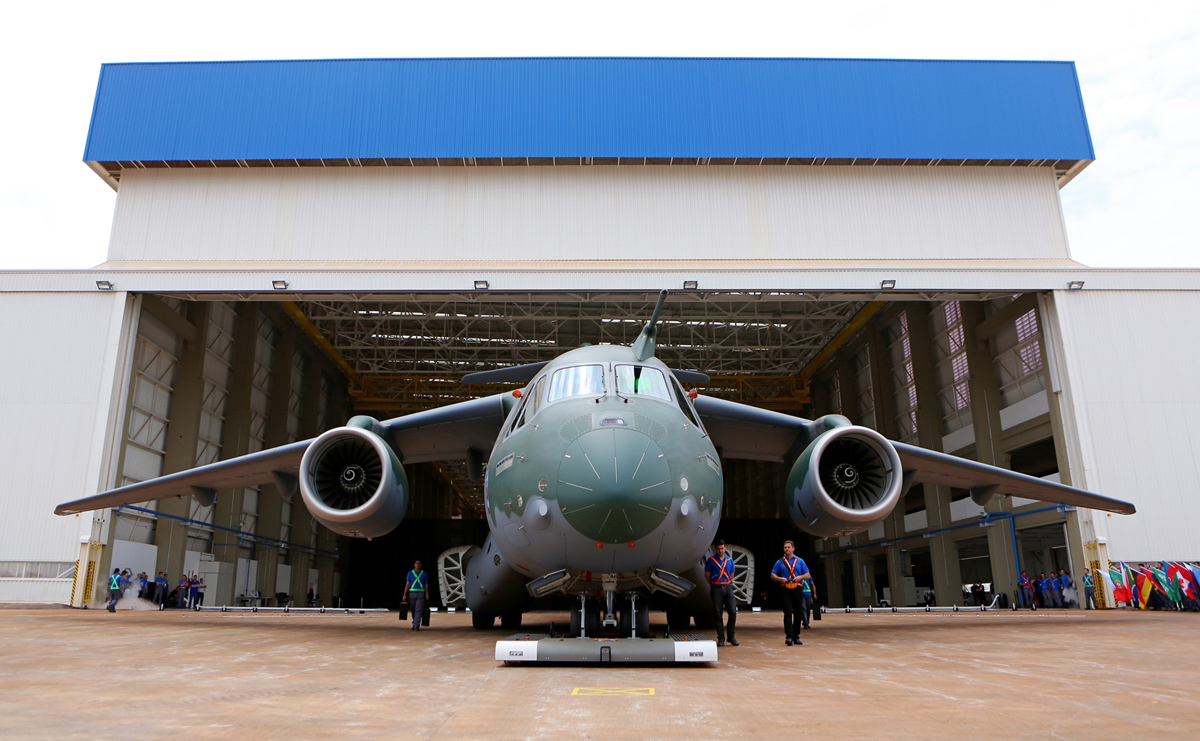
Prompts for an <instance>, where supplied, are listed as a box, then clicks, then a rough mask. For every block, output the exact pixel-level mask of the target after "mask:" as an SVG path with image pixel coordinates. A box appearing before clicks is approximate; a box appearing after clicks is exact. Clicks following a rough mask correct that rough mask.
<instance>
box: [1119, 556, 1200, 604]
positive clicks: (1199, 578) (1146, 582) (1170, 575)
mask: <svg viewBox="0 0 1200 741" xmlns="http://www.w3.org/2000/svg"><path fill="white" fill-rule="evenodd" d="M1103 576H1104V578H1105V580H1106V581H1107V582H1108V584H1109V586H1110V587H1112V590H1113V598H1114V599H1116V600H1117V601H1118V602H1127V603H1129V604H1130V605H1133V606H1135V607H1141V606H1143V605H1145V604H1146V603H1147V602H1148V601H1149V599H1150V594H1151V592H1154V591H1155V590H1157V591H1159V592H1162V594H1163V596H1164V597H1166V598H1167V600H1169V601H1171V602H1182V601H1183V600H1184V598H1185V597H1186V598H1188V599H1197V598H1200V566H1196V565H1194V564H1186V563H1178V562H1175V561H1163V562H1162V568H1157V567H1154V566H1143V567H1141V568H1137V567H1131V566H1129V565H1128V564H1126V563H1125V562H1124V561H1122V562H1121V563H1120V564H1117V563H1110V564H1109V566H1108V573H1107V574H1104V575H1103Z"/></svg>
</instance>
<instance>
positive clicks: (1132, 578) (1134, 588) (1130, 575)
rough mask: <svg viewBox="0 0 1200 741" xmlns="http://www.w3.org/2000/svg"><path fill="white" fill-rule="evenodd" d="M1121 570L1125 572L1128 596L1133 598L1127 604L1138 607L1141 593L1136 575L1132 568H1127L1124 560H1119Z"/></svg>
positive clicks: (1140, 601)
mask: <svg viewBox="0 0 1200 741" xmlns="http://www.w3.org/2000/svg"><path fill="white" fill-rule="evenodd" d="M1121 571H1123V572H1124V573H1125V584H1126V585H1127V586H1128V587H1129V596H1130V597H1132V598H1133V600H1132V601H1131V602H1130V603H1129V604H1131V605H1133V606H1134V607H1137V608H1140V607H1141V606H1142V600H1141V596H1142V593H1141V591H1140V590H1139V589H1138V582H1137V575H1136V574H1135V573H1134V571H1133V569H1131V568H1129V564H1127V563H1125V562H1124V561H1122V562H1121Z"/></svg>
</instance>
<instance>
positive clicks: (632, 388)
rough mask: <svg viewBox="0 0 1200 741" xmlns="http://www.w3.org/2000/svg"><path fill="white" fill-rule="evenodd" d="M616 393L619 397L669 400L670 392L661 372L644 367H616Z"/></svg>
mask: <svg viewBox="0 0 1200 741" xmlns="http://www.w3.org/2000/svg"><path fill="white" fill-rule="evenodd" d="M617 393H618V394H620V395H621V396H652V397H654V398H655V399H662V400H663V401H670V400H671V391H670V389H669V388H668V387H667V379H666V378H665V377H664V376H663V374H662V371H660V370H658V369H657V368H650V367H648V366H645V365H618V366H617Z"/></svg>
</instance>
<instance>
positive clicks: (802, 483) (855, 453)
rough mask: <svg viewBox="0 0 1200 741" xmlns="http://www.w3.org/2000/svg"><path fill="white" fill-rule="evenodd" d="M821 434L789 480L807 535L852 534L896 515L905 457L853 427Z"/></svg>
mask: <svg viewBox="0 0 1200 741" xmlns="http://www.w3.org/2000/svg"><path fill="white" fill-rule="evenodd" d="M838 419H839V420H842V423H843V426H838V427H834V428H833V429H831V430H829V431H828V432H824V433H822V434H821V435H820V436H818V437H817V439H815V440H813V441H812V443H810V444H809V446H808V447H807V448H806V449H805V450H804V452H803V453H802V454H801V455H800V457H799V458H798V459H796V462H795V463H794V464H793V465H792V471H791V474H789V475H788V483H787V492H788V509H789V511H790V512H791V515H792V521H793V522H795V523H796V526H797V527H799V528H800V529H801V530H804V531H805V532H809V533H812V534H813V535H818V536H821V537H824V538H828V537H832V536H834V535H853V534H854V533H859V532H862V531H863V530H866V529H868V528H870V527H871V526H872V525H874V524H875V523H877V522H880V521H882V520H883V518H885V517H887V516H888V515H889V514H891V512H892V510H893V509H894V508H895V506H896V503H897V502H898V501H899V500H900V490H901V488H902V486H901V485H902V479H903V476H902V472H901V468H900V456H899V455H898V454H897V453H896V448H895V447H893V446H892V444H891V443H890V442H888V440H887V438H885V437H884V436H883V435H880V434H879V433H878V432H876V431H874V430H872V429H870V428H867V427H857V426H854V425H850V424H848V422H847V421H846V420H844V418H838Z"/></svg>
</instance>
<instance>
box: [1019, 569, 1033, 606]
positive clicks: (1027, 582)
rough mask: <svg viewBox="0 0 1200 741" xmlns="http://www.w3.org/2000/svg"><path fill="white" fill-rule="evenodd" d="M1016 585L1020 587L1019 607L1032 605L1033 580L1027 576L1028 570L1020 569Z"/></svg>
mask: <svg viewBox="0 0 1200 741" xmlns="http://www.w3.org/2000/svg"><path fill="white" fill-rule="evenodd" d="M1017 585H1018V586H1019V587H1021V607H1030V608H1032V607H1033V581H1032V580H1031V579H1030V578H1029V574H1028V572H1025V571H1022V572H1021V578H1020V579H1017Z"/></svg>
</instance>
